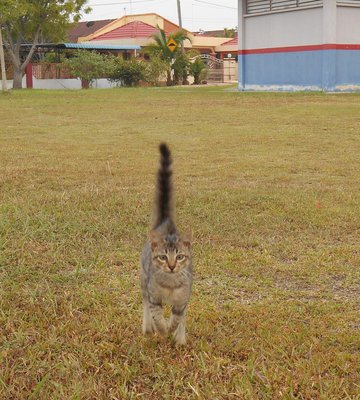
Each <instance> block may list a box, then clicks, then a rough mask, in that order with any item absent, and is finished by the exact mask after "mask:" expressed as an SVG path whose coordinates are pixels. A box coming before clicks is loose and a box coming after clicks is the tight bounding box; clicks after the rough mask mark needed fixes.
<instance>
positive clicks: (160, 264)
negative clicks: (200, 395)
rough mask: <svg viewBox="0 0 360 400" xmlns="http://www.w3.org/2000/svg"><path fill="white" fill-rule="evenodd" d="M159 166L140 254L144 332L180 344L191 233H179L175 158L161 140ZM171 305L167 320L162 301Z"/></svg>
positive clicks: (189, 270)
mask: <svg viewBox="0 0 360 400" xmlns="http://www.w3.org/2000/svg"><path fill="white" fill-rule="evenodd" d="M159 148H160V167H159V170H158V174H157V190H156V198H155V208H154V221H153V227H152V230H151V231H150V235H149V239H148V241H147V242H146V243H145V246H144V248H143V251H142V254H141V274H140V275H141V290H142V296H143V307H144V314H143V325H142V330H143V333H144V334H147V333H154V332H157V333H159V334H160V335H162V336H165V335H167V334H168V333H172V334H173V338H174V340H175V343H176V344H177V345H183V344H185V312H186V308H187V305H188V302H189V298H190V294H191V286H192V259H191V234H187V235H180V233H179V232H178V230H177V229H176V226H175V222H174V202H173V196H172V194H173V193H172V192H173V190H172V179H171V175H172V158H171V153H170V150H169V148H168V146H167V145H166V144H164V143H162V144H160V146H159ZM164 303H166V304H170V305H171V316H170V319H169V321H166V320H165V318H164V315H163V308H162V306H163V304H164Z"/></svg>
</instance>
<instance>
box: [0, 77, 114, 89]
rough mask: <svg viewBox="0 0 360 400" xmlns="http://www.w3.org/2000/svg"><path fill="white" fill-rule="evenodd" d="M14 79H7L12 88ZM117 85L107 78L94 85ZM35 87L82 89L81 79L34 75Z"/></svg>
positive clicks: (107, 87)
mask: <svg viewBox="0 0 360 400" xmlns="http://www.w3.org/2000/svg"><path fill="white" fill-rule="evenodd" d="M22 83H23V88H26V77H25V76H24V77H23V82H22ZM12 85H13V83H12V81H7V88H8V89H12ZM116 86H117V85H116V84H114V83H110V82H109V81H108V80H107V79H96V80H95V81H94V82H93V84H92V87H93V88H95V89H110V88H114V87H116ZM0 89H2V85H1V80H0ZM33 89H44V90H52V89H55V90H61V89H68V90H73V89H81V81H80V79H37V78H35V77H33Z"/></svg>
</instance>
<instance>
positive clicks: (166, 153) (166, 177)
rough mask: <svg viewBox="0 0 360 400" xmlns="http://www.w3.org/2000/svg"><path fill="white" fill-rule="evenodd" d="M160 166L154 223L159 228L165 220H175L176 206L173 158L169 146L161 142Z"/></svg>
mask: <svg viewBox="0 0 360 400" xmlns="http://www.w3.org/2000/svg"><path fill="white" fill-rule="evenodd" d="M159 149H160V167H159V171H158V174H157V188H156V198H155V211H154V224H153V227H154V228H157V227H158V226H159V225H160V224H161V223H163V222H164V221H165V220H169V221H171V222H174V221H173V219H174V206H173V199H172V179H171V175H172V158H171V153H170V150H169V148H168V146H167V145H166V144H165V143H161V144H160V146H159Z"/></svg>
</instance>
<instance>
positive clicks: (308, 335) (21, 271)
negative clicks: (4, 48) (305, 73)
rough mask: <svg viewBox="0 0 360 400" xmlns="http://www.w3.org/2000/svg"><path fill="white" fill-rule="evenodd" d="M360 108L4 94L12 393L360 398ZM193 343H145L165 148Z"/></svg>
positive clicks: (2, 261)
mask: <svg viewBox="0 0 360 400" xmlns="http://www.w3.org/2000/svg"><path fill="white" fill-rule="evenodd" d="M359 115H360V96H359V95H356V94H344V95H342V94H341V95H324V94H256V93H253V94H249V93H247V94H239V93H236V92H232V91H229V90H228V89H226V88H203V89H193V88H186V89H166V88H164V89H132V90H131V89H117V90H107V91H105V90H104V91H102V90H97V91H95V90H89V91H74V92H70V91H67V92H65V91H64V92H54V91H51V92H41V91H23V92H12V93H11V94H10V95H7V96H5V95H1V96H0V141H1V146H0V169H1V171H0V251H1V252H0V349H1V352H0V398H1V399H6V400H8V399H11V400H13V399H44V400H49V399H51V400H54V399H59V400H60V399H61V400H64V399H109V400H115V399H136V398H140V399H146V400H155V399H206V400H216V399H229V400H231V399H244V400H247V399H248V400H253V399H308V400H312V399H324V400H331V399H334V400H335V399H341V400H342V399H360V317H359V311H360V269H359V266H360V246H359V234H360V186H359V182H360V157H359V154H360V118H359ZM163 140H164V141H166V142H168V143H169V144H170V145H171V148H172V150H173V154H174V159H175V175H174V179H175V189H176V202H177V216H178V224H179V227H180V228H181V229H183V230H185V229H187V228H188V227H189V226H192V228H193V233H194V237H195V243H194V259H195V271H196V272H195V282H194V292H193V296H192V299H191V304H190V307H189V312H188V319H187V321H188V324H187V325H188V344H187V346H186V347H185V348H183V349H177V348H175V347H174V346H173V345H172V343H171V342H170V341H165V342H164V341H161V340H160V339H157V338H143V337H142V335H141V296H140V291H139V273H138V260H139V253H140V250H141V247H142V245H143V242H144V239H145V238H146V235H147V231H148V222H149V221H150V213H151V209H152V199H153V192H154V173H155V170H156V168H157V163H158V150H157V146H158V143H159V142H160V141H163Z"/></svg>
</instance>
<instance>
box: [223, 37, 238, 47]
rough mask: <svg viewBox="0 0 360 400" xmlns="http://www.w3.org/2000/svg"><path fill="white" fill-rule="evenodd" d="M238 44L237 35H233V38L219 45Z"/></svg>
mask: <svg viewBox="0 0 360 400" xmlns="http://www.w3.org/2000/svg"><path fill="white" fill-rule="evenodd" d="M237 45H238V37H237V36H236V37H234V38H233V39H231V40H229V41H227V42H225V43H223V44H222V45H221V46H237Z"/></svg>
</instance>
